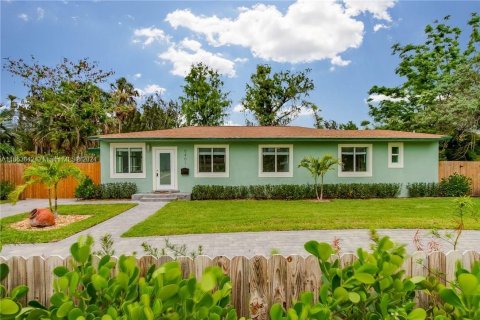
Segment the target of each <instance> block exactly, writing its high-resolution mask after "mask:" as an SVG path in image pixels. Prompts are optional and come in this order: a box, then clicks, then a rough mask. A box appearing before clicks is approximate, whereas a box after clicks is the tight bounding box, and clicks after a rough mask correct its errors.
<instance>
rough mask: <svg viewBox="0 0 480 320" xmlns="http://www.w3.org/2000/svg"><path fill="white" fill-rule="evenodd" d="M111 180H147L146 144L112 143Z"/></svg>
mask: <svg viewBox="0 0 480 320" xmlns="http://www.w3.org/2000/svg"><path fill="white" fill-rule="evenodd" d="M110 178H145V143H111V144H110Z"/></svg>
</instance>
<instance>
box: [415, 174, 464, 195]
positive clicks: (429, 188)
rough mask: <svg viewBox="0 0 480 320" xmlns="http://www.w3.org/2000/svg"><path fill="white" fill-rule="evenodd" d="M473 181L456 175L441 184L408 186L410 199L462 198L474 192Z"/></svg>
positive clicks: (445, 179) (425, 183) (426, 183)
mask: <svg viewBox="0 0 480 320" xmlns="http://www.w3.org/2000/svg"><path fill="white" fill-rule="evenodd" d="M471 185H472V180H471V179H470V178H468V177H466V176H464V175H461V174H458V173H454V174H452V175H451V176H449V177H448V178H443V179H442V181H440V183H436V182H430V183H428V182H417V183H409V184H407V190H408V196H409V197H461V196H466V195H469V194H470V193H471V192H472V187H471Z"/></svg>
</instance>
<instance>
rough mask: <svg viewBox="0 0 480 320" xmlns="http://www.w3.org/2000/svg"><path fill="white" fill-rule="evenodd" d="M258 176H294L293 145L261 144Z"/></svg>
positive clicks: (259, 147)
mask: <svg viewBox="0 0 480 320" xmlns="http://www.w3.org/2000/svg"><path fill="white" fill-rule="evenodd" d="M258 176H259V177H266V178H269V177H272V178H273V177H293V145H291V144H271V145H266V144H261V145H259V146H258Z"/></svg>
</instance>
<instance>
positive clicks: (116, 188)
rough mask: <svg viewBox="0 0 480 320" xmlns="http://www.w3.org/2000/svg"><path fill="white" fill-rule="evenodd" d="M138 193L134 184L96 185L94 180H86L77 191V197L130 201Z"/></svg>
mask: <svg viewBox="0 0 480 320" xmlns="http://www.w3.org/2000/svg"><path fill="white" fill-rule="evenodd" d="M135 193H137V185H136V184H135V183H133V182H116V183H103V184H98V185H97V184H94V183H93V181H92V179H90V178H86V179H84V180H83V181H82V182H81V183H80V184H79V185H78V187H77V189H75V197H77V198H79V199H130V198H131V197H132V195H134V194H135Z"/></svg>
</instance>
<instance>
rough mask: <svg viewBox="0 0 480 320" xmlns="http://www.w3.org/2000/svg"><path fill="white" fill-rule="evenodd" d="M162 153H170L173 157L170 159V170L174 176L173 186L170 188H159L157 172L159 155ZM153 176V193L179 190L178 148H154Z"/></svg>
mask: <svg viewBox="0 0 480 320" xmlns="http://www.w3.org/2000/svg"><path fill="white" fill-rule="evenodd" d="M161 151H170V152H171V153H172V157H171V159H170V170H171V174H172V184H171V185H170V186H168V188H163V189H161V188H159V187H160V186H159V184H158V182H157V180H158V179H157V170H158V154H159V153H160V152H161ZM152 176H153V191H157V190H170V189H173V190H177V187H178V181H177V177H178V173H177V147H152Z"/></svg>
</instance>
